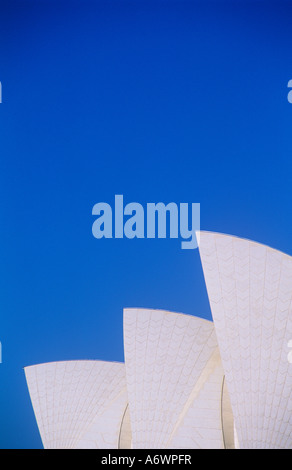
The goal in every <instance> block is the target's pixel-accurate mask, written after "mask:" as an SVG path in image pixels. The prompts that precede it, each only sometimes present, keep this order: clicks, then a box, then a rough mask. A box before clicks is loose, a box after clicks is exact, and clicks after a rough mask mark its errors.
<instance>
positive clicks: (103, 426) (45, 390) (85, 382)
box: [25, 360, 127, 449]
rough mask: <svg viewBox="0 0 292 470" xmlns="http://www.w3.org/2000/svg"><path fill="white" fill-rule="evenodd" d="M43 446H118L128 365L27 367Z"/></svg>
mask: <svg viewBox="0 0 292 470" xmlns="http://www.w3.org/2000/svg"><path fill="white" fill-rule="evenodd" d="M25 375H26V380H27V385H28V388H29V393H30V397H31V401H32V405H33V409H34V413H35V416H36V420H37V424H38V427H39V431H40V434H41V438H42V442H43V445H44V448H46V449H52V448H60V449H64V448H65V449H66V448H67V449H69V448H71V449H72V448H103V449H104V448H117V447H118V442H119V437H120V428H121V422H122V419H123V415H124V412H125V409H126V405H127V393H126V381H125V366H124V364H121V363H116V362H103V361H82V360H81V361H64V362H62V361H60V362H51V363H45V364H38V365H34V366H29V367H26V368H25Z"/></svg>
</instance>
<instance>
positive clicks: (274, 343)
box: [198, 232, 292, 448]
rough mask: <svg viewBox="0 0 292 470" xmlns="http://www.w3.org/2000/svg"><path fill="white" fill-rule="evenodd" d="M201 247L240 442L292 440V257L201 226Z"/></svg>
mask: <svg viewBox="0 0 292 470" xmlns="http://www.w3.org/2000/svg"><path fill="white" fill-rule="evenodd" d="M198 239H199V240H200V241H199V251H200V256H201V261H202V266H203V271H204V276H205V281H206V285H207V291H208V295H209V300H210V305H211V310H212V315H213V319H214V324H215V329H216V334H217V338H218V343H219V349H220V354H221V359H222V364H223V368H224V372H225V377H226V383H227V386H228V391H229V394H230V399H231V405H232V410H233V415H234V420H235V428H236V430H237V435H238V441H239V446H240V448H291V447H292V420H291V411H292V394H291V390H292V364H290V363H289V361H288V358H287V354H288V352H289V350H288V342H289V340H291V339H292V308H291V305H292V258H291V256H288V255H286V254H284V253H281V252H279V251H277V250H274V249H271V248H269V247H267V246H264V245H260V244H258V243H255V242H252V241H248V240H243V239H240V238H236V237H232V236H228V235H222V234H217V233H210V232H200V233H199V237H198Z"/></svg>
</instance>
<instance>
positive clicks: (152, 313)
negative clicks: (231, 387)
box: [124, 309, 223, 448]
mask: <svg viewBox="0 0 292 470" xmlns="http://www.w3.org/2000/svg"><path fill="white" fill-rule="evenodd" d="M124 348H125V363H126V377H127V391H128V400H129V410H130V419H131V429H132V446H133V448H167V447H170V448H171V447H172V448H173V447H184V446H185V448H191V447H194V448H196V447H204V446H206V447H208V445H209V446H211V447H212V446H214V447H222V445H223V444H222V429H221V415H220V412H221V389H222V380H223V371H222V367H221V364H220V359H219V357H218V349H217V341H216V335H215V330H214V325H213V323H212V322H209V321H207V320H203V319H201V318H197V317H194V316H190V315H182V314H178V313H174V312H167V311H161V310H148V309H125V310H124ZM202 407H205V408H202ZM208 408H209V409H208ZM203 422H204V425H203V428H204V429H203V430H202V431H199V430H200V428H201V427H202V423H203ZM188 432H190V433H191V434H190V435H188ZM203 435H204V438H206V439H207V440H206V442H205V443H203V439H202V438H200V436H201V437H202V436H203Z"/></svg>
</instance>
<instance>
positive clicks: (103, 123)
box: [0, 0, 292, 448]
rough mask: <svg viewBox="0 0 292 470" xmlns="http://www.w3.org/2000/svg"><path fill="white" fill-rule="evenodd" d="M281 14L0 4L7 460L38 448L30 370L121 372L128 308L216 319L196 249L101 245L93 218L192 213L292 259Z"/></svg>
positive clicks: (1, 442) (290, 62) (210, 5)
mask: <svg viewBox="0 0 292 470" xmlns="http://www.w3.org/2000/svg"><path fill="white" fill-rule="evenodd" d="M291 24H292V5H291V3H290V4H289V2H286V3H284V2H280V1H278V2H274V3H269V2H266V1H258V2H257V1H255V2H250V3H248V2H244V1H233V2H223V1H216V2H215V1H214V2H209V1H207V0H205V1H204V2H201V3H200V2H196V1H192V2H186V1H183V0H181V1H177V2H172V1H169V2H167V1H159V0H156V1H151V0H149V1H142V0H141V1H136V2H127V1H105V2H100V1H97V0H96V1H92V2H88V3H87V2H84V1H83V2H80V3H78V2H74V1H73V2H72V1H70V2H69V1H68V2H67V1H66V2H65V1H60V2H53V1H51V2H49V1H38V2H37V1H25V0H23V1H19V2H15V1H13V0H10V1H7V2H6V1H1V2H0V39H1V40H0V81H1V82H2V86H3V98H2V99H3V103H2V104H0V136H1V137H0V188H1V189H0V190H1V199H0V203H1V207H0V214H1V229H0V240H1V245H0V254H1V263H0V269H1V289H0V312H1V313H0V315H1V317H0V318H1V320H0V340H1V343H2V347H3V363H2V364H0V383H1V387H0V448H39V447H41V440H40V437H39V433H38V429H37V426H36V422H35V419H34V415H33V411H32V407H31V404H30V399H29V395H28V391H27V387H26V382H25V378H24V372H23V367H24V366H27V365H32V364H37V363H41V362H49V361H56V360H69V359H102V360H117V361H123V342H122V309H123V307H149V308H162V309H168V310H173V311H179V312H184V313H188V314H194V315H198V316H201V317H204V318H208V319H210V318H211V314H210V307H209V303H208V299H207V293H206V288H205V284H204V279H203V273H202V268H201V264H200V260H199V254H198V250H193V251H191V250H182V249H181V247H180V242H179V241H178V240H157V239H155V240H147V239H144V240H143V239H140V240H127V239H123V240H115V239H113V240H96V239H95V238H94V237H93V236H92V232H91V227H92V223H93V220H94V218H93V217H92V214H91V211H92V207H93V205H94V204H95V203H97V202H108V203H110V204H113V201H114V195H115V194H123V195H124V199H125V202H126V203H127V202H132V201H134V202H139V203H141V204H143V205H146V203H147V202H164V203H168V202H171V201H172V202H176V203H180V202H188V203H192V202H199V203H200V204H201V228H202V229H204V230H211V231H219V232H224V233H229V234H233V235H237V236H241V237H245V238H249V239H253V240H256V241H259V242H262V243H265V244H268V245H270V246H272V247H274V248H277V249H280V250H282V251H284V252H286V253H290V254H292V221H291V183H292V182H291V171H292V158H291V157H292V140H291V135H292V133H291V131H292V104H290V103H288V100H287V93H288V89H287V83H288V81H289V80H290V79H292V29H291Z"/></svg>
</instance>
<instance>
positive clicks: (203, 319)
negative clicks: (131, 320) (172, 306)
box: [123, 307, 213, 325]
mask: <svg viewBox="0 0 292 470" xmlns="http://www.w3.org/2000/svg"><path fill="white" fill-rule="evenodd" d="M131 310H132V311H133V312H134V311H137V310H138V311H140V312H141V311H145V312H154V313H156V312H157V313H164V314H166V315H168V314H170V315H181V316H184V317H191V318H196V319H198V320H202V321H203V322H206V323H209V324H212V325H213V321H212V320H208V319H206V318H203V317H199V316H198V315H192V314H190V313H183V312H175V311H172V310H164V309H162V308H161V309H160V308H144V307H125V308H124V309H123V313H124V312H125V311H127V312H128V311H131Z"/></svg>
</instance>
